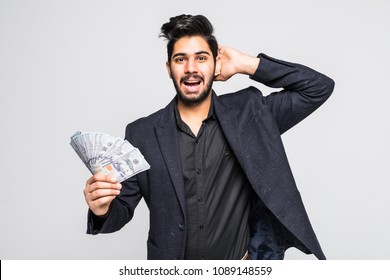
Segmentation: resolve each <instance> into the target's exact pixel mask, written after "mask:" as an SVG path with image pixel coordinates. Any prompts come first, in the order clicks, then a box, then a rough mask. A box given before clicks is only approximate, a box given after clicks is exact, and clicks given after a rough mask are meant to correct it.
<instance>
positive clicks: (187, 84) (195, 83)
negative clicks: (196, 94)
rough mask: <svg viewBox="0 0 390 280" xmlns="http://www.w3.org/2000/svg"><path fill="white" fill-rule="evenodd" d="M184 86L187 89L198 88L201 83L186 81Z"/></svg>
mask: <svg viewBox="0 0 390 280" xmlns="http://www.w3.org/2000/svg"><path fill="white" fill-rule="evenodd" d="M184 85H185V86H187V87H196V86H199V85H200V81H186V82H184Z"/></svg>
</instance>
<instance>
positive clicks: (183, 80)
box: [167, 36, 215, 105]
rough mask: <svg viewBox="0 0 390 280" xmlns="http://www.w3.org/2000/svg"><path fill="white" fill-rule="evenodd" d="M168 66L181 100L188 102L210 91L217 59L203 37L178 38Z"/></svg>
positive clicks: (196, 101)
mask: <svg viewBox="0 0 390 280" xmlns="http://www.w3.org/2000/svg"><path fill="white" fill-rule="evenodd" d="M167 70H168V72H169V74H170V76H171V78H172V80H173V84H174V86H175V89H176V91H177V95H178V98H179V100H180V101H182V102H183V103H184V104H185V105H196V104H199V103H201V102H202V101H204V100H205V99H206V98H207V97H208V96H209V95H210V92H211V87H212V84H213V78H214V73H215V63H214V59H213V55H212V52H211V50H210V47H209V45H208V44H207V42H206V40H204V39H203V38H202V37H200V36H191V37H189V36H187V37H183V38H181V39H179V40H178V41H177V42H176V43H175V45H174V48H173V52H172V57H171V58H170V61H169V62H167Z"/></svg>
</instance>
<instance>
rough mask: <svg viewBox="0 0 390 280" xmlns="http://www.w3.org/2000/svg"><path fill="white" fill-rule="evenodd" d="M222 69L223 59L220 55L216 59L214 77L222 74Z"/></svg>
mask: <svg viewBox="0 0 390 280" xmlns="http://www.w3.org/2000/svg"><path fill="white" fill-rule="evenodd" d="M221 69H222V63H221V57H220V56H219V55H218V56H217V58H216V59H215V71H214V77H216V76H218V75H219V74H221Z"/></svg>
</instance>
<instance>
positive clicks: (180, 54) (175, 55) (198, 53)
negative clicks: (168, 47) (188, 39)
mask: <svg viewBox="0 0 390 280" xmlns="http://www.w3.org/2000/svg"><path fill="white" fill-rule="evenodd" d="M195 54H196V55H200V54H207V55H210V53H209V52H207V51H199V52H196V53H195ZM186 55H187V54H186V53H176V54H174V55H173V56H172V58H175V57H177V56H186Z"/></svg>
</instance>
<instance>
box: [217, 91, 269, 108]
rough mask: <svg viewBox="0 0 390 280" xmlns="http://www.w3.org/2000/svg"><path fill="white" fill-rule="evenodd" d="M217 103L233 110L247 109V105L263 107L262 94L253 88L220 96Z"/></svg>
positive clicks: (263, 99)
mask: <svg viewBox="0 0 390 280" xmlns="http://www.w3.org/2000/svg"><path fill="white" fill-rule="evenodd" d="M218 101H219V102H220V103H221V104H222V105H224V106H225V107H234V108H243V107H247V106H248V105H249V104H257V105H260V106H261V105H265V98H264V95H263V93H262V92H261V91H260V90H259V89H258V88H256V87H254V86H250V87H247V88H244V89H241V90H239V91H236V92H231V93H226V94H223V95H220V96H218Z"/></svg>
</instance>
